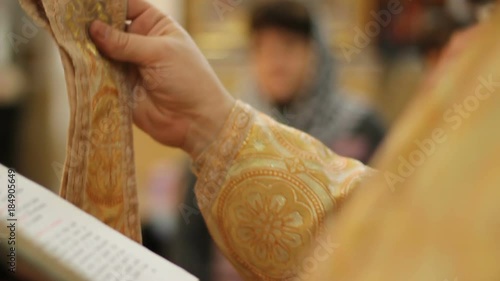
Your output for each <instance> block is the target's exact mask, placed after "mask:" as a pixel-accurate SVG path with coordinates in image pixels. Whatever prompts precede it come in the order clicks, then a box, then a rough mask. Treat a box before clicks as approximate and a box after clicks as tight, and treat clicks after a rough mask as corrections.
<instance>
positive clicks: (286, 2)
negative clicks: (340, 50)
mask: <svg viewBox="0 0 500 281" xmlns="http://www.w3.org/2000/svg"><path fill="white" fill-rule="evenodd" d="M270 27H275V28H282V29H284V30H287V31H291V32H294V33H297V34H300V35H303V36H304V37H306V38H309V39H310V38H313V20H312V16H311V13H310V12H309V9H308V8H307V7H306V6H305V5H303V4H301V3H299V2H297V1H292V0H277V1H266V2H263V3H260V4H257V5H255V6H254V7H253V9H252V11H251V22H250V32H251V33H256V32H258V31H260V30H262V29H266V28H270Z"/></svg>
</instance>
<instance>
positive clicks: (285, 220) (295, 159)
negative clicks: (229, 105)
mask: <svg viewBox="0 0 500 281" xmlns="http://www.w3.org/2000/svg"><path fill="white" fill-rule="evenodd" d="M218 139H219V141H218V142H217V143H214V144H213V145H212V146H211V147H209V148H208V149H207V151H206V152H205V153H204V154H203V155H202V156H201V157H200V158H199V159H198V160H197V161H196V162H195V167H196V168H195V169H196V171H197V174H198V184H197V187H196V193H197V198H198V202H199V205H200V208H201V210H202V212H203V214H204V217H205V219H206V221H207V223H208V226H209V229H210V232H211V234H212V236H213V237H214V239H215V241H216V242H217V244H218V245H219V247H220V248H221V249H222V251H223V252H224V253H225V254H226V256H227V257H228V258H229V259H230V260H231V262H232V263H233V264H234V265H235V266H236V267H237V268H238V269H239V271H240V273H241V274H242V275H243V276H244V278H245V279H246V280H290V279H292V278H294V277H296V276H297V274H298V272H299V266H300V263H301V256H302V255H303V254H304V253H305V251H307V250H308V249H309V248H310V247H311V246H312V245H314V243H316V241H317V238H318V235H319V234H320V233H321V231H322V226H323V224H324V221H325V219H326V216H327V214H328V213H331V212H333V211H334V210H335V209H336V208H337V207H338V206H339V204H340V203H341V201H342V200H343V198H344V197H345V196H346V194H347V193H348V192H349V190H350V189H351V188H353V187H355V186H356V185H357V184H358V183H359V182H360V180H361V178H362V177H364V176H366V175H369V174H370V171H371V170H370V169H368V168H366V167H365V166H363V165H362V164H361V163H359V162H357V161H354V160H349V159H346V158H343V157H339V156H337V155H335V154H334V153H332V152H331V151H330V150H329V149H328V148H326V147H325V146H323V145H322V144H321V143H320V142H319V141H317V140H315V139H313V138H312V137H310V136H308V135H306V134H304V133H302V132H299V131H296V130H294V129H291V128H289V127H286V126H283V125H281V124H278V123H277V122H275V121H274V120H272V119H270V118H269V117H267V116H265V115H262V114H259V113H257V112H256V111H254V110H253V109H252V108H250V107H249V106H247V105H245V104H243V103H241V102H237V105H236V107H235V108H234V110H233V112H232V113H231V115H230V117H229V119H228V121H227V123H226V125H225V127H224V129H223V131H222V133H221V135H220V136H219V138H218ZM325 243H328V241H326V242H325Z"/></svg>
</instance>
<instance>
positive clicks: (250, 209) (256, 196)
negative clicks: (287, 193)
mask: <svg viewBox="0 0 500 281" xmlns="http://www.w3.org/2000/svg"><path fill="white" fill-rule="evenodd" d="M286 205H287V199H286V198H285V197H284V196H282V195H272V196H269V194H260V193H253V194H251V195H250V196H249V198H248V200H247V201H246V202H245V204H244V205H243V206H242V207H241V208H240V209H239V210H237V213H236V216H237V217H238V218H239V219H240V220H241V222H242V226H241V227H240V228H239V230H238V232H237V235H238V238H239V239H241V241H242V242H245V243H249V245H250V246H251V247H252V248H253V249H255V255H256V256H257V257H258V258H260V259H266V260H275V261H278V262H287V261H289V260H290V256H289V249H290V248H296V247H299V246H300V245H301V244H302V242H303V241H302V237H301V236H300V235H299V234H298V232H299V231H300V227H302V225H303V224H304V219H303V218H302V216H301V215H300V214H299V212H297V211H291V210H290V209H286V208H285V206H286Z"/></svg>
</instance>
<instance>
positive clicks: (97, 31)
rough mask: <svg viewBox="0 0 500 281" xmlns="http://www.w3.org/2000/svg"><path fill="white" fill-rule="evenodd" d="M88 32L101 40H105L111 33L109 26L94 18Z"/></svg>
mask: <svg viewBox="0 0 500 281" xmlns="http://www.w3.org/2000/svg"><path fill="white" fill-rule="evenodd" d="M90 33H92V34H93V35H94V36H96V37H98V38H100V39H102V40H105V39H107V38H108V37H109V34H110V33H111V27H110V26H109V25H107V24H105V23H104V22H102V21H100V20H96V21H94V22H93V23H92V25H91V26H90Z"/></svg>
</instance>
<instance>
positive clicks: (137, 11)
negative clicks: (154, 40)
mask: <svg viewBox="0 0 500 281" xmlns="http://www.w3.org/2000/svg"><path fill="white" fill-rule="evenodd" d="M129 3H130V7H133V8H132V9H131V8H130V7H129V9H130V10H129V13H128V19H130V20H132V24H131V25H130V26H129V27H128V31H129V32H131V33H137V34H142V35H162V34H161V33H159V32H158V31H159V30H162V29H163V28H164V27H166V26H168V25H170V24H171V23H172V22H173V20H172V19H171V18H170V17H169V16H167V15H165V14H164V13H162V12H161V11H160V10H158V9H157V8H156V7H154V6H153V5H151V4H149V3H147V2H144V1H143V0H131V2H129Z"/></svg>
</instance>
